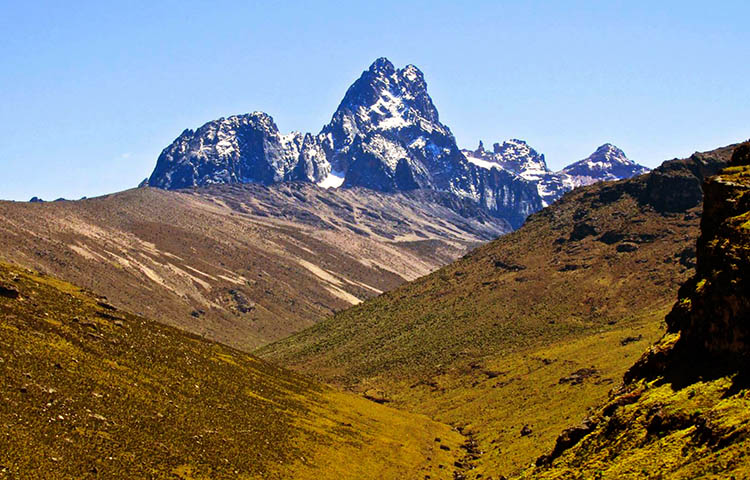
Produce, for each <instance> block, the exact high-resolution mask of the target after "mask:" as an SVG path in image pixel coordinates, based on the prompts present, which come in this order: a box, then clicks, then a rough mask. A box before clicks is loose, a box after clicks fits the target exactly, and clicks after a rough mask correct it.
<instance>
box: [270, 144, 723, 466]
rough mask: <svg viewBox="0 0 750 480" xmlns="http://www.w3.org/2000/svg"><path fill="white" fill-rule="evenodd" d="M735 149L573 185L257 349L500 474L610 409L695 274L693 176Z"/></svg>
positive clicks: (697, 207)
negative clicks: (429, 269) (385, 287)
mask: <svg viewBox="0 0 750 480" xmlns="http://www.w3.org/2000/svg"><path fill="white" fill-rule="evenodd" d="M731 151H732V147H726V148H722V149H718V150H715V151H712V152H706V153H700V154H695V155H693V156H692V157H690V158H689V159H686V160H675V161H671V162H666V163H665V164H664V165H663V166H662V167H660V168H658V169H656V170H655V171H654V172H652V173H650V174H647V175H644V176H641V177H638V178H634V179H631V180H626V181H620V182H615V183H608V184H597V185H593V186H590V187H586V188H581V189H578V190H575V191H573V192H571V193H569V194H567V195H566V196H565V197H563V199H562V200H560V201H559V202H557V203H556V204H554V205H552V206H551V207H549V208H546V209H545V210H543V211H541V212H540V213H537V214H535V215H533V216H532V217H530V218H529V220H528V221H527V222H526V224H525V225H524V226H523V227H522V228H521V229H520V230H518V231H516V232H514V233H512V234H510V235H506V236H504V237H501V238H499V239H498V240H496V241H494V242H491V243H490V244H487V245H484V246H482V247H480V248H478V249H476V250H474V251H473V252H471V253H470V254H469V255H467V256H465V257H464V258H462V259H460V260H459V261H457V262H455V263H453V264H451V265H449V266H447V267H444V268H442V269H440V270H438V271H437V272H435V273H432V274H430V275H428V276H427V277H424V278H421V279H419V280H417V281H415V282H412V283H409V284H406V285H404V286H402V287H400V288H397V289H396V290H394V291H391V292H388V293H385V294H383V295H381V296H379V297H377V298H374V299H372V300H369V301H367V302H365V303H363V304H361V305H358V306H355V307H353V308H350V309H349V310H346V311H344V312H341V313H339V314H337V315H336V316H335V317H334V318H333V319H330V320H326V321H324V322H321V323H320V324H318V325H316V326H314V327H312V328H310V329H308V330H305V331H303V332H301V333H299V334H296V335H294V336H292V337H291V338H289V339H286V340H283V341H280V342H278V343H275V344H272V345H270V346H268V347H265V348H263V349H261V350H260V354H261V356H263V357H265V358H268V359H272V360H274V361H276V362H278V363H280V364H282V365H287V366H291V367H292V368H295V369H297V370H299V371H302V372H306V373H311V374H314V375H317V376H319V377H321V378H323V379H325V380H327V381H332V382H337V383H339V384H342V385H345V386H348V387H350V388H352V389H354V390H358V391H364V392H365V393H367V394H368V395H370V396H379V397H381V398H382V399H383V400H384V401H391V402H392V404H394V405H398V406H400V407H403V408H407V409H409V410H412V411H418V412H422V413H427V414H429V415H430V416H432V417H433V418H435V419H439V420H440V421H443V422H446V423H450V424H452V425H455V426H457V427H461V428H462V431H463V432H464V433H465V434H467V435H469V436H471V437H472V438H474V440H475V441H476V442H477V449H476V450H477V453H476V454H475V455H473V456H472V457H471V458H467V459H466V461H465V464H464V467H465V469H466V478H479V476H480V475H484V476H485V478H487V475H492V476H497V475H498V474H503V475H508V474H511V473H513V472H515V471H517V470H518V469H519V468H520V467H522V466H524V465H526V464H527V463H528V462H530V461H532V460H533V459H535V458H536V457H537V456H539V455H540V454H542V453H544V452H546V451H548V450H549V449H551V448H552V445H553V444H554V441H555V438H556V437H557V434H558V433H559V432H560V431H561V430H562V429H563V428H564V427H565V426H567V425H569V424H570V423H571V422H575V421H577V420H578V419H580V418H583V417H584V416H585V415H586V412H587V409H588V408H593V407H595V406H596V405H597V404H599V403H600V402H601V401H603V400H604V399H605V398H606V396H607V393H608V391H609V390H610V389H611V388H612V387H613V386H614V385H615V384H616V383H617V382H618V381H619V379H620V378H622V374H623V373H624V371H625V369H626V368H627V367H628V366H629V365H631V364H632V363H633V361H634V360H635V359H636V358H637V356H638V355H639V354H640V352H641V351H642V350H643V348H644V346H645V345H647V344H648V342H650V341H653V340H655V339H656V338H657V337H658V335H659V334H660V329H661V326H662V319H663V317H664V314H665V313H666V312H667V311H668V310H669V308H670V307H671V304H672V302H673V298H674V295H675V292H676V291H677V288H678V286H679V285H680V284H681V283H682V282H683V281H685V280H686V279H687V278H689V277H690V276H691V275H692V273H693V266H694V256H695V240H696V238H697V235H698V224H699V217H700V212H701V188H700V186H701V183H702V181H703V179H704V178H705V177H706V176H707V175H710V174H713V173H715V172H717V171H718V170H719V169H720V168H721V167H722V166H724V165H726V163H727V161H728V158H729V155H730V154H731Z"/></svg>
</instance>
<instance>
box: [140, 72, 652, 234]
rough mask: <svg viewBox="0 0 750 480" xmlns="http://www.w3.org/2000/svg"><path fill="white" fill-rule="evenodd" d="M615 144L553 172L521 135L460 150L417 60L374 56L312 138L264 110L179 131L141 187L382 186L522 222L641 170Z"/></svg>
mask: <svg viewBox="0 0 750 480" xmlns="http://www.w3.org/2000/svg"><path fill="white" fill-rule="evenodd" d="M647 171H648V169H647V168H646V167H643V166H640V165H638V164H636V163H634V162H632V161H631V160H629V159H628V158H627V157H626V156H625V154H624V153H623V152H622V151H621V150H620V149H618V148H617V147H615V146H614V145H611V144H605V145H602V146H601V147H599V148H598V149H597V150H596V152H594V153H593V154H592V155H591V156H590V157H588V158H586V159H584V160H581V161H579V162H576V163H573V164H572V165H570V166H568V167H566V168H565V169H563V170H562V171H561V172H553V171H551V170H550V169H549V168H548V167H547V164H546V162H545V160H544V155H541V154H539V153H537V152H536V151H535V150H534V149H533V148H531V147H529V146H528V145H527V144H526V143H525V142H524V141H521V140H510V141H507V142H503V143H502V144H495V146H494V148H493V151H492V152H488V151H486V150H485V149H484V147H483V146H482V145H481V144H480V146H479V148H478V149H477V150H474V151H469V150H461V149H460V148H459V147H458V145H457V144H456V140H455V138H454V137H453V134H452V133H451V131H450V129H449V128H448V127H447V126H446V125H444V124H442V123H441V122H440V119H439V115H438V111H437V109H436V108H435V105H434V103H433V102H432V99H431V98H430V96H429V94H428V93H427V83H426V82H425V80H424V75H423V74H422V72H421V71H420V70H419V69H418V68H417V67H415V66H413V65H407V66H406V67H404V68H402V69H396V68H395V67H394V66H393V64H392V63H391V62H390V61H388V59H386V58H379V59H377V60H376V61H375V62H374V63H373V64H372V65H371V66H370V68H369V69H368V70H366V71H365V72H363V73H362V75H361V76H360V78H359V79H357V80H356V81H355V82H354V84H352V86H351V87H349V89H348V90H347V92H346V94H345V95H344V99H343V100H342V101H341V104H340V105H339V106H338V108H337V109H336V112H335V113H334V114H333V117H332V119H331V122H330V123H329V124H328V125H326V126H324V127H323V129H322V130H321V132H320V133H319V134H317V135H314V134H310V133H305V134H302V133H299V132H293V133H290V134H281V133H280V132H279V130H278V127H277V126H276V124H275V123H274V121H273V119H272V118H271V116H269V115H268V114H266V113H262V112H254V113H250V114H245V115H235V116H231V117H228V118H221V119H219V120H214V121H211V122H209V123H206V124H205V125H203V126H202V127H200V128H198V129H197V130H195V131H194V130H185V131H184V132H182V134H181V135H180V136H179V137H178V138H177V139H176V140H175V141H174V142H173V143H172V144H171V145H169V146H168V147H167V148H165V149H164V151H163V152H162V153H161V155H160V156H159V159H158V160H157V164H156V168H155V169H154V171H153V173H152V174H151V176H150V177H149V178H148V179H147V181H146V182H145V184H147V185H150V186H153V187H159V188H165V189H181V188H188V187H195V186H205V185H211V184H217V183H262V184H264V185H270V184H274V183H279V182H285V181H302V182H310V183H316V184H318V185H319V186H322V187H328V188H331V187H334V188H337V187H345V188H346V187H366V188H370V189H373V190H378V191H381V192H399V191H408V190H416V189H428V190H437V191H442V192H449V193H451V194H453V195H455V196H456V197H459V198H463V199H469V200H471V201H472V202H474V203H476V204H478V205H480V206H481V207H482V208H483V209H484V210H485V211H487V212H488V213H490V214H491V215H493V216H495V217H499V218H502V219H504V220H506V221H507V222H508V223H509V224H510V225H512V226H513V227H514V228H517V227H519V226H520V225H521V224H522V223H523V221H524V220H525V219H526V217H527V216H528V215H530V214H531V213H533V212H536V211H538V210H540V209H541V208H543V207H544V206H546V205H549V204H550V203H552V202H553V201H555V200H556V199H558V198H560V196H562V194H563V193H565V192H567V191H570V190H572V189H573V188H574V187H576V186H579V185H586V184H590V183H594V182H597V181H601V180H615V179H623V178H629V177H632V176H634V175H639V174H641V173H645V172H647Z"/></svg>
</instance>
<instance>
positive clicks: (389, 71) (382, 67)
mask: <svg viewBox="0 0 750 480" xmlns="http://www.w3.org/2000/svg"><path fill="white" fill-rule="evenodd" d="M368 70H369V71H370V72H372V73H376V74H378V73H382V74H385V75H393V74H394V73H395V72H396V67H394V66H393V63H391V61H390V60H388V59H387V58H385V57H380V58H378V59H376V60H375V61H374V62H372V65H370V68H369V69H368Z"/></svg>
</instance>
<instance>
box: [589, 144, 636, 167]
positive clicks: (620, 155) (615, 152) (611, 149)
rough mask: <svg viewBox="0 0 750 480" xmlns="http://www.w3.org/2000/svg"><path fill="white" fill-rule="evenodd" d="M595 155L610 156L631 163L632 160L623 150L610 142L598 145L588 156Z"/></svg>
mask: <svg viewBox="0 0 750 480" xmlns="http://www.w3.org/2000/svg"><path fill="white" fill-rule="evenodd" d="M595 156H607V157H610V158H616V159H618V160H621V161H624V162H626V163H633V161H632V160H630V159H629V158H628V157H627V156H626V155H625V152H623V151H622V150H621V149H620V148H618V147H617V146H615V145H613V144H611V143H605V144H604V145H600V146H599V147H598V148H597V149H596V151H595V152H594V153H592V154H591V155H590V156H589V158H591V157H595Z"/></svg>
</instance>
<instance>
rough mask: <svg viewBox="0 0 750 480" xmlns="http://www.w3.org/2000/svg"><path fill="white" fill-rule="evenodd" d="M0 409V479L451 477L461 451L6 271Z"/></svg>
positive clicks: (261, 367) (235, 354)
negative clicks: (452, 468) (452, 467)
mask: <svg viewBox="0 0 750 480" xmlns="http://www.w3.org/2000/svg"><path fill="white" fill-rule="evenodd" d="M0 399H2V401H0V425H1V426H2V428H1V429H0V478H14V479H15V478H18V479H37V478H45V479H63V478H65V479H68V478H71V479H72V478H89V477H90V478H183V479H205V478H212V479H217V478H232V479H235V478H277V479H282V478H283V479H286V478H301V479H304V478H316V479H321V478H332V479H338V478H356V479H360V478H423V477H424V476H425V475H430V476H431V478H452V474H451V473H450V470H451V466H452V465H453V463H454V461H455V458H457V457H458V456H460V452H461V450H460V449H459V448H458V447H459V444H460V442H462V439H461V437H460V436H459V435H458V434H457V433H456V432H454V431H452V430H451V429H450V428H449V427H447V426H445V425H441V424H437V423H434V422H432V421H430V420H428V419H427V418H426V417H424V416H419V415H413V414H407V413H404V412H399V411H396V410H393V409H391V408H388V407H386V406H382V405H378V404H376V403H374V402H370V401H367V400H365V399H363V398H361V397H358V396H355V395H351V394H343V393H339V392H336V391H334V390H332V389H330V388H328V387H323V386H321V385H319V384H315V383H313V382H311V381H309V380H306V379H304V378H302V377H300V376H298V375H296V374H293V373H290V372H288V371H286V370H283V369H280V368H276V367H273V366H270V365H269V364H267V363H265V362H264V361H261V360H259V359H257V358H256V357H254V356H252V355H249V354H246V353H241V352H239V351H237V350H233V349H231V348H228V347H225V346H222V345H219V344H215V343H211V342H208V341H205V340H203V339H201V338H199V337H196V336H192V335H189V334H185V333H182V332H180V331H178V330H176V329H173V328H171V327H166V326H161V325H159V324H157V323H155V322H152V321H149V320H145V319H143V318H141V317H137V316H134V315H131V314H129V313H125V312H123V311H120V310H116V309H114V308H113V307H112V306H111V305H109V304H108V303H106V302H105V301H104V300H102V299H101V298H97V297H94V296H92V295H90V294H88V293H86V292H85V291H82V290H80V289H79V288H77V287H73V286H72V285H70V284H67V283H64V282H62V281H58V280H56V279H54V278H52V277H49V276H41V275H38V274H34V273H31V272H30V271H26V270H21V269H17V268H15V267H10V266H7V265H4V264H0ZM436 437H438V438H440V442H437V441H435V438H436ZM441 447H443V448H441Z"/></svg>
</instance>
